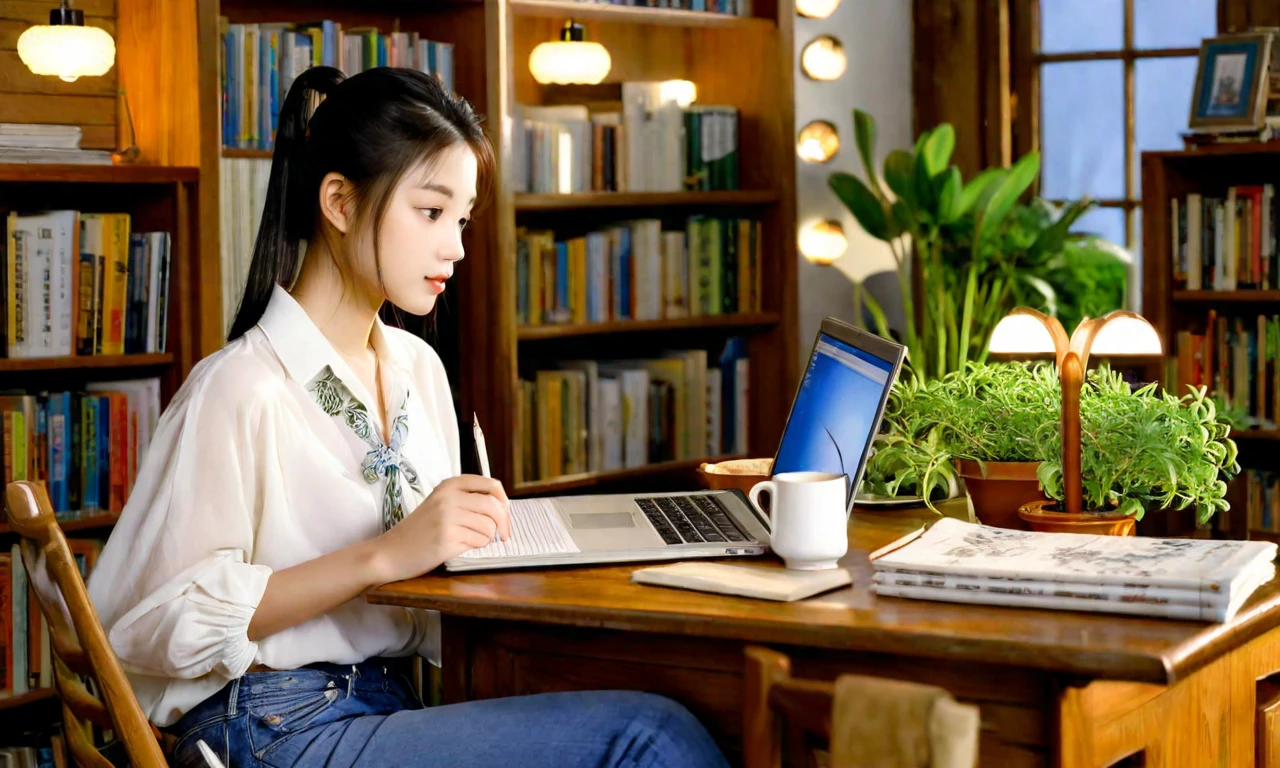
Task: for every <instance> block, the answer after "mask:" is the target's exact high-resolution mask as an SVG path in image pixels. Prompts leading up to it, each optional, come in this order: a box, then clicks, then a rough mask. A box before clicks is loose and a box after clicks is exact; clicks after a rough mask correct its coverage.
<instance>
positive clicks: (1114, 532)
mask: <svg viewBox="0 0 1280 768" xmlns="http://www.w3.org/2000/svg"><path fill="white" fill-rule="evenodd" d="M1057 503H1058V502H1056V501H1048V500H1044V501H1033V502H1031V503H1029V504H1024V505H1022V507H1021V508H1020V509H1019V510H1018V516H1019V517H1021V518H1022V519H1023V520H1026V521H1027V522H1028V523H1029V524H1030V525H1031V530H1033V531H1042V532H1045V533H1094V534H1102V535H1104V536H1132V535H1133V528H1134V522H1135V521H1134V519H1133V517H1132V516H1131V515H1118V514H1116V513H1115V512H1082V513H1080V514H1078V515H1069V514H1067V513H1066V512H1054V511H1053V510H1051V509H1048V507H1052V506H1056V505H1057Z"/></svg>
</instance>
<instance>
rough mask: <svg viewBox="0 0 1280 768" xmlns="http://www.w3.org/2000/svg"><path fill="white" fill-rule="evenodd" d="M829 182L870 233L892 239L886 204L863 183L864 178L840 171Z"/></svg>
mask: <svg viewBox="0 0 1280 768" xmlns="http://www.w3.org/2000/svg"><path fill="white" fill-rule="evenodd" d="M828 183H829V184H830V185H831V189H832V190H834V191H835V193H836V197H838V198H840V202H842V203H844V205H845V207H846V208H848V209H849V213H851V214H853V217H854V218H855V219H857V220H858V224H859V226H861V227H862V228H863V229H864V230H866V232H867V234H868V235H871V236H872V237H874V238H877V239H879V240H886V241H887V240H889V239H890V238H889V230H888V227H889V225H888V222H887V220H886V217H885V211H884V206H883V204H882V203H881V202H880V200H879V199H878V198H877V197H876V196H875V194H874V193H872V191H871V190H870V189H869V188H867V185H866V184H863V183H862V179H859V178H858V177H857V176H854V175H852V174H849V173H844V172H843V171H839V172H836V173H833V174H831V176H830V177H829V178H828Z"/></svg>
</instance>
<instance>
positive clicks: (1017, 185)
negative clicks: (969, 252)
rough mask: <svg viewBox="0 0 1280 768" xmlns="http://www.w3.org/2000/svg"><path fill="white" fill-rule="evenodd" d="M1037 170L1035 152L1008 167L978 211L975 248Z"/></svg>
mask: <svg viewBox="0 0 1280 768" xmlns="http://www.w3.org/2000/svg"><path fill="white" fill-rule="evenodd" d="M1039 172H1040V155H1039V153H1037V152H1029V153H1027V154H1026V155H1023V157H1022V158H1021V159H1020V160H1018V162H1016V163H1014V165H1013V167H1012V168H1010V169H1009V173H1008V174H1006V175H1005V176H1004V178H1002V179H1001V180H1000V182H999V184H998V185H997V186H996V187H995V189H994V191H993V192H992V193H991V197H990V198H989V199H988V200H987V203H986V205H985V206H984V207H982V208H981V209H980V210H979V211H978V222H977V229H976V232H977V234H976V235H975V237H974V239H973V243H974V249H975V250H976V249H977V248H978V246H979V244H980V243H982V242H984V241H986V239H987V238H988V237H990V236H991V235H992V234H993V233H994V232H995V231H996V229H997V228H998V227H999V226H1000V223H1001V222H1002V221H1004V217H1005V216H1008V215H1009V211H1011V210H1012V209H1013V204H1014V203H1016V202H1017V201H1018V198H1019V197H1021V196H1022V193H1023V192H1026V191H1027V189H1028V188H1029V187H1030V186H1031V184H1032V182H1034V181H1035V180H1036V174H1038V173H1039Z"/></svg>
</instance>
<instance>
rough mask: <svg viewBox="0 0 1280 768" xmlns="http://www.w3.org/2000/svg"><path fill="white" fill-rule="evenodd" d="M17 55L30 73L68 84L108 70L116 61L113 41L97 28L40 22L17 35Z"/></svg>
mask: <svg viewBox="0 0 1280 768" xmlns="http://www.w3.org/2000/svg"><path fill="white" fill-rule="evenodd" d="M18 58H20V59H22V63H23V64H26V65H27V69H30V70H31V71H32V72H33V73H34V74H37V75H53V76H55V77H58V78H60V79H62V80H65V81H66V82H68V83H71V82H75V80H76V78H80V77H97V76H100V75H105V74H106V73H107V72H108V71H110V69H111V67H112V65H114V64H115V61H116V42H115V40H112V39H111V35H109V34H107V32H106V30H103V29H99V28H98V27H85V26H80V25H74V24H58V25H54V26H48V25H41V26H36V27H29V28H28V29H27V30H26V31H25V32H23V33H22V36H21V37H19V38H18Z"/></svg>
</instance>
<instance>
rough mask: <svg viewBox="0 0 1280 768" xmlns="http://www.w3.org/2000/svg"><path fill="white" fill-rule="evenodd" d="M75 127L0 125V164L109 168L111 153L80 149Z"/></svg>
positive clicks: (77, 130)
mask: <svg viewBox="0 0 1280 768" xmlns="http://www.w3.org/2000/svg"><path fill="white" fill-rule="evenodd" d="M82 135H83V131H82V130H81V128H80V126H78V125H48V124H42V123H0V163H52V164H58V165H111V153H110V152H107V151H105V150H96V149H81V148H80V139H81V138H82Z"/></svg>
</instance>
